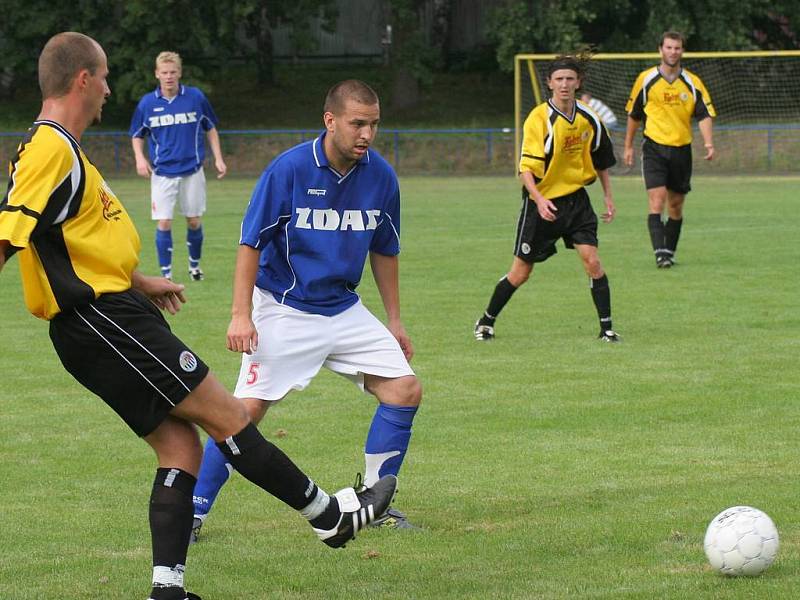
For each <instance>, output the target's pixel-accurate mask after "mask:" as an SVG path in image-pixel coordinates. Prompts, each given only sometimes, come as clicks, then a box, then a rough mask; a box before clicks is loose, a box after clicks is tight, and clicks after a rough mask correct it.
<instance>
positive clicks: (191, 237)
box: [186, 226, 203, 269]
mask: <svg viewBox="0 0 800 600" xmlns="http://www.w3.org/2000/svg"><path fill="white" fill-rule="evenodd" d="M186 245H187V246H188V247H189V268H190V269H196V268H197V267H198V266H200V256H201V255H202V254H203V227H202V226H200V227H198V228H197V229H187V230H186Z"/></svg>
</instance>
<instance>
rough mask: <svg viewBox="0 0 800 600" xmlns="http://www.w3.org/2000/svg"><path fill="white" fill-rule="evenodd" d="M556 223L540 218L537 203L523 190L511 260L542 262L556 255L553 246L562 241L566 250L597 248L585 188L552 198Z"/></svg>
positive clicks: (593, 220) (592, 214)
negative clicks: (586, 246) (581, 247)
mask: <svg viewBox="0 0 800 600" xmlns="http://www.w3.org/2000/svg"><path fill="white" fill-rule="evenodd" d="M551 202H552V203H553V204H555V206H556V208H557V209H558V211H557V212H556V220H555V221H545V220H544V219H542V217H540V216H539V211H538V210H537V209H536V203H535V202H534V201H533V200H531V198H530V196H529V195H528V190H526V189H525V188H522V210H521V211H520V215H519V221H518V222H517V239H516V241H515V242H514V256H518V257H519V258H521V259H522V260H524V261H525V262H527V263H537V262H544V261H546V260H547V259H548V258H550V257H551V256H553V254H555V253H556V242H557V241H558V240H559V238H561V239H563V240H564V245H565V246H566V247H567V248H573V247H574V246H575V244H586V245H588V246H597V215H596V214H595V212H594V209H593V208H592V203H591V202H590V201H589V194H587V193H586V189H585V188H581V189H579V190H578V191H576V192H573V193H571V194H567V195H566V196H561V197H560V198H553V199H551Z"/></svg>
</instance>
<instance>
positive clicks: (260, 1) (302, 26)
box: [226, 0, 339, 84]
mask: <svg viewBox="0 0 800 600" xmlns="http://www.w3.org/2000/svg"><path fill="white" fill-rule="evenodd" d="M228 9H229V13H230V15H231V16H232V18H233V20H232V23H233V24H234V27H228V28H227V29H226V33H227V34H228V36H229V39H230V37H232V38H233V39H234V46H237V45H238V46H239V47H240V48H241V47H243V48H244V49H245V51H246V56H247V57H248V58H249V59H252V60H253V62H255V65H256V72H257V78H258V82H259V83H262V84H272V83H274V82H275V71H274V49H273V40H272V29H275V28H277V27H280V26H281V25H286V26H289V27H290V29H291V34H290V40H291V42H292V48H293V51H294V53H295V56H297V55H298V54H302V53H305V52H309V51H310V50H313V49H314V48H315V44H316V38H314V36H313V34H312V32H313V24H312V19H313V18H315V17H319V18H320V27H321V28H322V29H323V31H329V32H332V31H334V30H335V27H336V19H337V17H338V16H339V12H338V8H337V5H336V2H335V0H233V1H232V2H230V3H228ZM239 22H243V23H244V31H245V33H246V37H247V40H248V41H249V43H250V44H252V45H253V46H254V49H255V52H252V50H249V51H248V49H247V45H248V44H247V42H245V43H244V44H242V43H241V42H239V40H238V39H236V34H237V31H236V29H235V24H236V23H239ZM237 42H239V43H237Z"/></svg>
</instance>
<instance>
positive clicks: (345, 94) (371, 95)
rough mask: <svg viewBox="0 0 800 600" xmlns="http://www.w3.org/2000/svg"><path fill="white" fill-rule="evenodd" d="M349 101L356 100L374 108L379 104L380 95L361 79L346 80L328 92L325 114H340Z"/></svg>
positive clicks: (324, 108)
mask: <svg viewBox="0 0 800 600" xmlns="http://www.w3.org/2000/svg"><path fill="white" fill-rule="evenodd" d="M347 100H355V101H356V102H358V103H359V104H366V105H368V106H372V105H374V104H378V103H379V100H378V94H376V93H375V90H373V89H372V88H371V87H369V86H368V85H367V84H366V83H364V82H363V81H361V80H359V79H345V80H344V81H340V82H339V83H337V84H336V85H334V86H333V87H332V88H331V89H330V90H328V95H327V96H325V106H324V107H323V109H322V110H323V112H330V113H333V114H337V113H340V112H341V111H342V110H343V109H344V103H345V102H346V101H347Z"/></svg>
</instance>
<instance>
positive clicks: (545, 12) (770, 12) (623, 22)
mask: <svg viewBox="0 0 800 600" xmlns="http://www.w3.org/2000/svg"><path fill="white" fill-rule="evenodd" d="M712 15H713V18H710V17H711V16H712ZM670 29H674V30H678V31H681V32H683V33H684V34H686V36H687V46H688V47H689V49H690V50H697V51H700V50H704V51H712V50H753V49H760V48H764V49H771V50H775V49H792V48H798V47H800V44H799V43H798V35H797V33H798V32H800V11H798V10H797V2H796V0H751V1H750V2H748V3H744V4H742V3H741V2H740V1H739V0H643V1H640V0H534V1H530V0H528V1H524V0H506V1H505V2H503V3H502V4H501V5H500V6H498V7H497V8H495V9H494V10H493V11H492V13H491V15H490V18H489V20H488V23H487V35H488V37H489V39H490V40H491V41H492V43H493V44H494V45H495V48H496V56H497V62H498V64H499V65H500V68H501V69H503V70H506V71H510V70H512V69H513V65H514V55H515V54H519V53H523V52H542V53H551V52H567V51H570V50H574V49H575V48H577V47H578V46H580V45H581V44H582V43H589V44H592V45H594V46H595V47H597V48H598V50H600V51H604V52H654V51H655V50H656V48H657V46H658V41H659V39H660V37H661V33H662V32H664V31H666V30H670Z"/></svg>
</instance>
